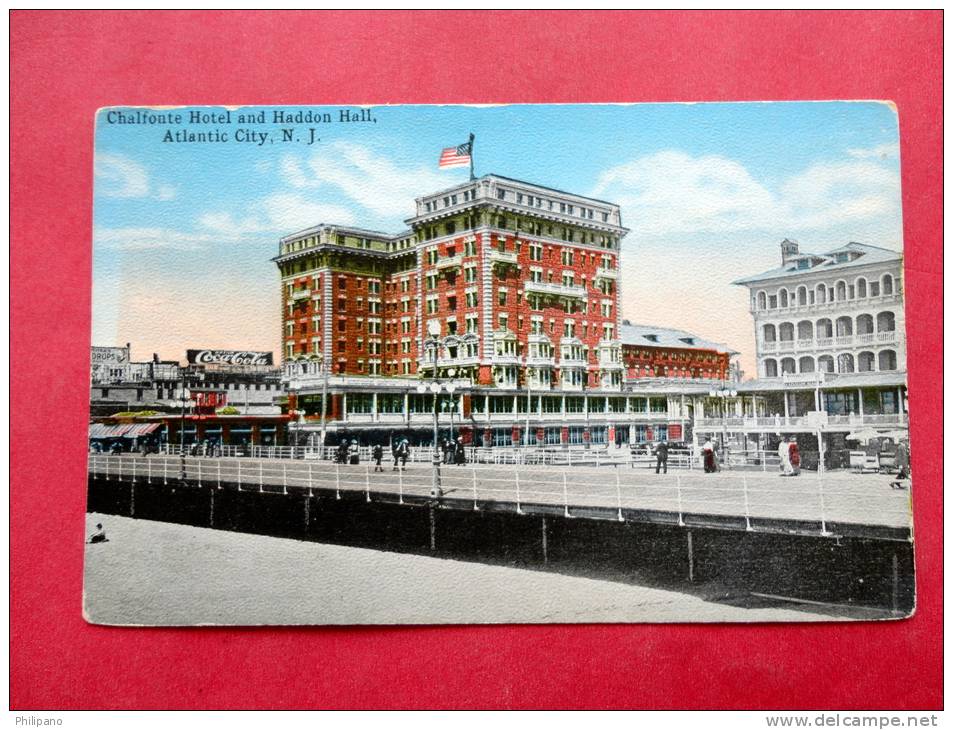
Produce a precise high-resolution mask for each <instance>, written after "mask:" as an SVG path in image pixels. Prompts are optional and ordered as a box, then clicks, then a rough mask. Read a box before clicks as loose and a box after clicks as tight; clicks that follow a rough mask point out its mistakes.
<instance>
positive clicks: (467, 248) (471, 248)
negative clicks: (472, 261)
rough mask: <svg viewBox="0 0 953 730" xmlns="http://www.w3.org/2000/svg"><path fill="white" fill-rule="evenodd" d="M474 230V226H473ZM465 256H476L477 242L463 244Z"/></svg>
mask: <svg viewBox="0 0 953 730" xmlns="http://www.w3.org/2000/svg"><path fill="white" fill-rule="evenodd" d="M471 228H472V226H471ZM463 255H464V256H476V241H465V242H464V244H463Z"/></svg>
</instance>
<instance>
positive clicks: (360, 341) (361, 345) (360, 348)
mask: <svg viewBox="0 0 953 730" xmlns="http://www.w3.org/2000/svg"><path fill="white" fill-rule="evenodd" d="M357 349H358V351H361V352H363V350H364V338H363V337H358V338H357Z"/></svg>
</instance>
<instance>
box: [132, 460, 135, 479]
mask: <svg viewBox="0 0 953 730" xmlns="http://www.w3.org/2000/svg"><path fill="white" fill-rule="evenodd" d="M132 481H133V482H135V481H136V457H135V456H133V457H132Z"/></svg>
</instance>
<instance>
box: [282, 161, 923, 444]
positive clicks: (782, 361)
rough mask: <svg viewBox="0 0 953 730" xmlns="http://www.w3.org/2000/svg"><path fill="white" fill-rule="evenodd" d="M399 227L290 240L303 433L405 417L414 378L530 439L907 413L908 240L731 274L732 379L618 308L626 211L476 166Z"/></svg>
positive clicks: (285, 310)
mask: <svg viewBox="0 0 953 730" xmlns="http://www.w3.org/2000/svg"><path fill="white" fill-rule="evenodd" d="M406 222H407V223H408V225H409V228H408V229H407V230H406V231H404V232H402V233H398V234H395V235H388V234H384V233H380V232H374V231H369V230H363V229H360V228H354V227H347V226H336V225H333V224H320V225H317V226H314V227H312V228H309V229H307V230H304V231H300V232H298V233H295V234H293V235H289V236H286V237H285V238H283V239H281V241H280V249H279V254H278V256H277V257H275V259H274V261H275V263H276V264H277V266H278V268H279V271H280V276H281V288H282V299H281V308H282V309H281V311H282V332H281V335H282V360H283V363H284V370H285V383H286V387H287V388H288V391H289V394H290V401H289V402H290V406H291V408H292V410H296V412H297V413H298V414H299V415H302V416H303V417H304V423H305V427H306V428H308V426H307V424H308V421H309V419H314V418H315V417H316V416H318V417H319V416H320V414H322V413H323V415H324V416H325V419H326V421H327V425H330V424H331V423H332V422H333V423H336V424H338V426H339V427H343V428H372V429H373V428H375V427H383V426H387V425H391V426H393V425H397V426H399V425H401V424H400V423H399V422H400V420H401V415H400V414H403V419H404V420H406V419H410V418H411V415H412V414H414V413H420V414H426V413H427V412H428V410H429V407H428V405H427V404H426V403H424V402H423V400H426V399H427V398H429V397H430V396H429V395H426V394H424V395H421V394H419V393H418V392H417V390H416V385H418V384H419V382H420V380H421V378H423V379H430V378H433V377H435V376H436V377H437V378H440V379H454V380H456V381H458V382H459V383H460V385H461V391H460V392H461V393H462V396H463V397H461V398H459V399H458V401H459V402H458V403H457V404H455V406H454V410H456V411H457V415H458V417H459V420H458V421H457V423H458V424H459V425H460V426H462V427H463V433H464V435H465V436H466V438H467V440H470V439H471V438H472V439H473V440H474V441H475V442H477V443H480V442H481V440H482V441H483V442H484V443H489V442H492V443H494V444H497V445H507V444H519V443H525V439H524V438H522V435H521V433H520V431H521V429H522V428H524V427H526V424H527V423H530V424H531V425H530V426H528V427H529V428H531V429H532V430H534V431H536V433H531V434H530V436H531V437H533V436H535V439H532V438H531V439H530V440H531V441H533V440H535V441H536V442H538V443H550V444H557V443H567V442H570V443H575V442H583V441H585V442H590V441H591V442H593V443H600V442H601V443H606V442H609V443H612V442H616V443H624V442H628V441H633V442H634V441H643V440H652V439H653V438H655V439H658V438H668V439H671V440H679V439H682V438H685V437H686V436H687V433H686V429H691V428H692V427H694V430H695V431H696V432H699V431H701V432H704V431H705V430H710V431H711V432H713V433H714V432H716V431H717V432H721V431H722V430H723V428H724V421H725V419H726V418H728V417H732V416H735V417H737V419H738V420H739V423H744V424H745V429H746V430H750V434H749V435H750V436H751V437H753V438H755V439H757V438H758V437H759V435H761V433H766V431H765V429H768V430H771V431H774V430H776V429H778V427H779V423H778V419H779V418H783V422H782V423H781V424H780V425H781V426H783V429H784V430H787V431H795V432H796V431H798V430H800V429H801V428H802V427H803V429H804V430H805V431H807V432H809V433H814V432H815V430H816V428H817V423H816V421H814V422H812V423H811V424H807V423H802V422H801V421H803V419H804V416H805V414H807V413H809V412H812V411H825V412H826V413H827V414H828V415H829V416H830V417H832V420H831V419H829V420H828V422H827V423H825V424H823V427H824V428H825V429H831V430H833V431H844V433H845V434H846V432H847V431H849V430H851V428H854V429H855V430H856V428H855V427H856V426H857V425H858V422H857V417H859V418H861V419H864V417H865V416H869V417H874V416H882V417H883V418H882V419H881V421H882V422H883V423H885V424H886V423H888V421H889V424H888V425H891V426H898V427H901V428H904V427H905V425H906V373H905V371H906V366H905V359H906V347H905V338H904V334H903V333H904V328H903V299H902V257H901V255H900V254H899V253H896V252H893V251H888V250H886V249H882V248H879V247H875V246H869V245H864V244H859V243H848V244H846V245H845V246H843V247H841V248H839V249H836V250H834V251H830V252H826V253H824V254H810V253H803V252H800V251H799V249H798V246H797V244H796V243H794V242H792V241H787V240H785V241H784V242H783V243H782V244H781V266H780V267H779V268H777V269H774V270H772V271H769V272H765V273H764V274H761V275H759V276H753V277H749V278H745V279H741V280H739V281H737V282H735V283H736V284H740V285H744V286H747V287H748V288H749V289H750V290H751V311H752V314H753V317H754V319H755V327H756V342H757V360H758V373H757V375H758V377H757V378H756V379H755V380H753V381H748V382H746V383H741V382H737V378H736V377H735V376H736V375H737V372H736V370H735V368H734V367H733V366H732V363H731V358H732V356H733V355H736V354H737V353H735V352H734V351H732V350H730V349H728V348H726V347H724V346H723V345H720V344H718V343H715V342H710V341H706V340H703V339H702V338H700V337H697V336H694V335H692V334H690V333H687V332H683V331H679V330H675V329H669V328H664V327H653V326H645V325H634V324H630V323H629V322H628V321H627V320H625V319H623V318H622V312H621V307H620V301H621V299H620V287H621V286H624V280H623V278H622V276H621V271H620V250H621V241H622V238H623V237H624V236H625V235H626V234H627V233H628V229H627V228H625V227H624V226H623V225H622V220H621V215H620V210H619V207H618V206H617V205H614V204H612V203H608V202H605V201H601V200H596V199H593V198H588V197H584V196H579V195H574V194H570V193H566V192H563V191H559V190H554V189H551V188H547V187H542V186H539V185H533V184H529V183H525V182H521V181H518V180H514V179H510V178H506V177H502V176H499V175H485V176H482V177H480V178H477V179H475V180H470V181H468V182H465V183H461V184H459V185H456V186H454V187H452V188H449V189H447V190H444V191H441V192H437V193H433V194H430V195H426V196H424V197H421V198H418V199H417V200H416V213H415V215H414V216H413V217H411V218H409V219H407V221H406ZM434 345H436V347H434ZM434 355H436V357H434ZM712 390H717V391H718V394H719V395H721V396H723V395H724V392H725V391H726V390H728V391H729V392H730V394H731V397H730V398H726V397H713V396H712ZM325 395H327V398H328V402H327V404H324V406H323V408H321V407H319V405H320V404H321V399H322V398H323V397H324V396H325ZM523 396H526V397H523ZM418 400H421V402H420V403H417V401H418ZM430 402H432V401H430ZM527 413H528V414H529V416H530V418H529V419H527ZM839 418H841V419H844V420H843V424H840V423H839V421H838V419H839ZM799 419H801V421H799ZM852 419H853V420H852ZM768 420H771V423H767V421H768ZM866 420H871V419H870V418H867V419H866ZM874 420H876V419H874ZM391 421H394V423H393V424H391V423H390V422H391ZM872 422H873V421H872ZM878 423H879V421H878ZM716 424H717V425H716ZM403 425H405V426H411V425H412V424H411V423H410V421H409V420H407V422H406V423H404V424H403ZM421 426H423V424H421ZM733 430H734V431H736V432H737V431H741V430H742V428H741V427H739V428H736V429H733ZM480 431H482V432H483V433H482V439H481V434H480V433H479V432H480ZM831 435H832V436H833V435H834V434H833V433H832V434H831Z"/></svg>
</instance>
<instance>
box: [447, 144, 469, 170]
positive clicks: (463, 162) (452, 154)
mask: <svg viewBox="0 0 953 730" xmlns="http://www.w3.org/2000/svg"><path fill="white" fill-rule="evenodd" d="M471 151H472V143H471V142H464V143H463V144H461V145H458V146H457V147H445V148H444V149H443V151H442V152H441V153H440V163H439V166H440V167H466V166H467V165H469V164H470V153H471Z"/></svg>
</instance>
